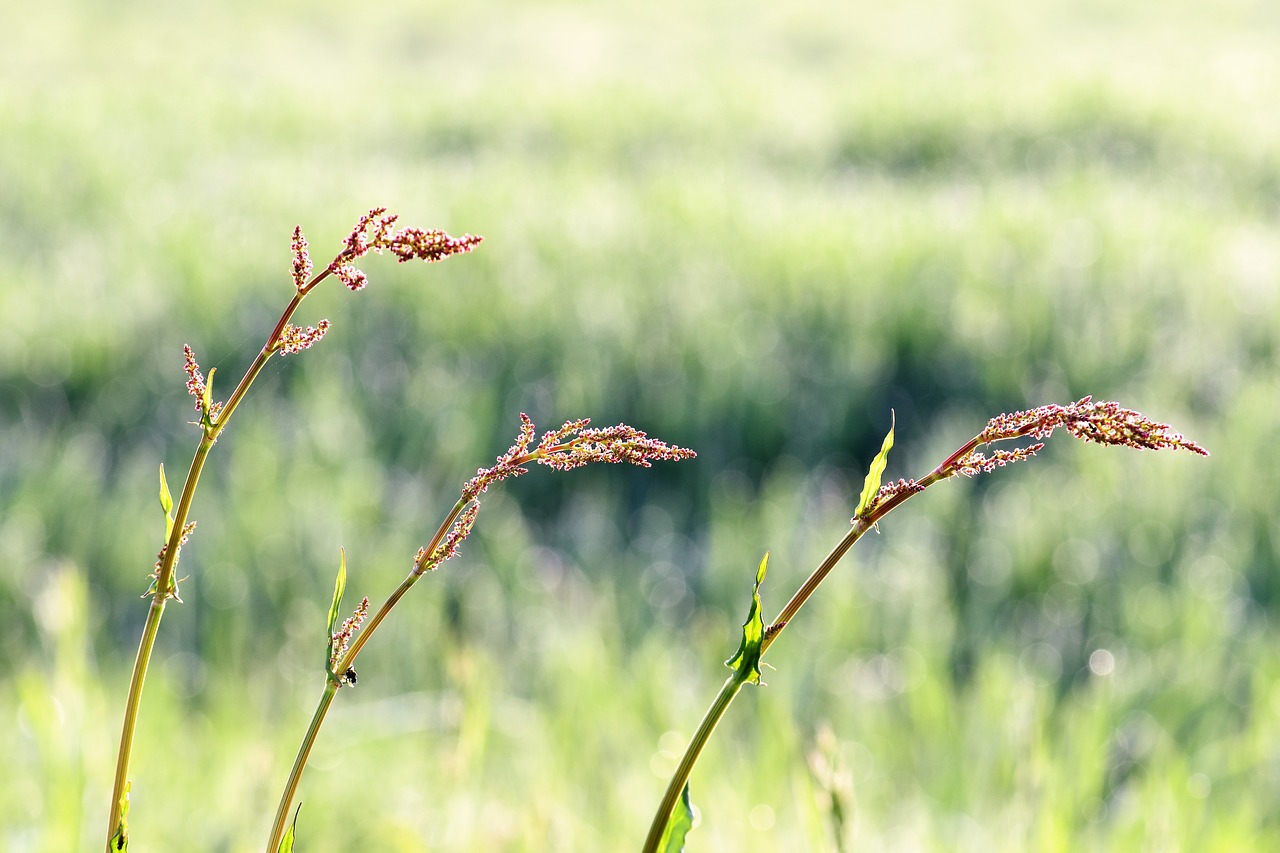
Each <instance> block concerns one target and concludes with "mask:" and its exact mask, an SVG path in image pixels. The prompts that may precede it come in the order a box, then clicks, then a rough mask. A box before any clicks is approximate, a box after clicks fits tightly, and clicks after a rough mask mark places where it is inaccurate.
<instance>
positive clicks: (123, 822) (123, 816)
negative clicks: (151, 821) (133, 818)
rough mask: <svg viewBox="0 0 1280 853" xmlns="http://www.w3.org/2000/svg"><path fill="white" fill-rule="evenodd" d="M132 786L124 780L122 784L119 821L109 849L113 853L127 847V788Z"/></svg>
mask: <svg viewBox="0 0 1280 853" xmlns="http://www.w3.org/2000/svg"><path fill="white" fill-rule="evenodd" d="M131 787H133V783H132V782H126V783H125V785H124V796H122V797H121V798H120V822H119V823H118V824H116V832H115V835H112V836H111V844H110V848H109V849H111V850H113V851H115V853H122V851H124V850H128V849H129V789H130V788H131Z"/></svg>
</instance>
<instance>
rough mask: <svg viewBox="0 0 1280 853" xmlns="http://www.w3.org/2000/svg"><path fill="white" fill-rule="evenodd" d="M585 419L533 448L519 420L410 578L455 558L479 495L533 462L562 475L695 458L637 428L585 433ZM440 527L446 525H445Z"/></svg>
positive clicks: (530, 431)
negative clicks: (599, 465) (511, 438)
mask: <svg viewBox="0 0 1280 853" xmlns="http://www.w3.org/2000/svg"><path fill="white" fill-rule="evenodd" d="M589 422H590V421H589V420H587V419H586V418H583V419H581V420H575V421H566V422H565V423H564V424H563V425H562V426H561V427H560V428H559V429H554V430H551V431H550V432H547V433H544V434H543V436H542V438H541V439H539V440H538V443H537V445H536V446H534V447H533V448H532V449H530V445H532V444H533V440H534V436H535V435H536V432H535V430H534V426H533V421H532V420H531V419H530V418H529V416H528V415H526V414H523V413H522V414H521V415H520V434H519V435H517V436H516V440H515V443H514V444H512V445H511V447H509V448H508V449H507V451H506V452H505V453H503V454H502V455H501V456H499V457H498V459H497V461H496V462H495V463H494V464H493V467H491V468H481V469H480V470H479V471H477V472H476V475H475V476H474V477H472V478H471V479H470V480H468V481H467V483H466V485H465V486H463V487H462V497H461V498H460V499H459V501H458V504H457V506H456V507H455V509H454V514H453V515H452V516H451V519H452V524H451V526H450V527H449V529H448V532H447V533H446V532H445V530H444V526H443V525H442V526H441V529H440V531H439V532H437V533H436V537H435V539H433V540H432V542H431V544H429V545H426V546H423V547H422V548H419V549H418V554H417V556H416V557H415V558H414V561H413V573H414V574H415V575H422V574H424V573H426V572H429V571H434V570H435V569H437V568H439V567H440V565H441V564H442V563H444V562H445V561H446V560H449V559H451V558H452V557H453V556H454V555H455V554H457V553H458V548H459V547H460V546H461V545H462V543H463V541H464V540H465V539H466V538H467V537H468V536H470V535H471V529H472V527H473V526H474V525H475V522H476V516H477V515H478V514H479V512H480V496H481V495H483V494H484V493H485V492H486V491H488V489H489V487H490V486H492V485H494V484H496V483H500V482H502V481H503V480H505V479H507V478H508V477H519V476H520V475H521V474H527V473H529V469H528V468H526V467H525V466H526V465H528V464H529V463H530V462H538V463H540V464H542V465H546V466H548V467H550V468H555V469H557V470H561V471H568V470H569V469H571V468H579V467H581V466H583V465H588V464H590V463H592V462H628V463H630V464H632V465H640V466H642V467H645V468H648V467H650V465H651V462H652V460H655V459H670V460H679V459H692V458H693V457H694V456H696V455H697V454H696V453H694V452H693V451H692V450H689V449H687V448H684V447H675V446H672V445H668V444H667V443H665V442H662V441H658V440H657V439H654V438H649V437H648V436H647V435H645V434H644V433H643V432H641V431H640V430H638V429H633V428H632V427H629V426H627V425H626V424H618V425H617V426H613V427H609V428H608V429H587V424H588V423H589ZM446 523H449V522H448V521H447V522H446Z"/></svg>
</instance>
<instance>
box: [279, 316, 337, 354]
mask: <svg viewBox="0 0 1280 853" xmlns="http://www.w3.org/2000/svg"><path fill="white" fill-rule="evenodd" d="M331 325H332V324H331V323H330V322H329V321H328V320H321V321H320V322H319V323H318V324H316V325H315V326H307V327H306V328H305V329H299V328H298V327H297V326H294V325H292V324H289V323H286V324H285V327H284V330H283V331H281V332H280V339H279V340H278V341H277V342H276V348H277V349H278V350H279V351H280V354H281V355H294V354H295V353H300V352H302V351H303V350H304V349H310V348H311V346H312V345H313V344H315V343H317V342H319V340H320V339H321V338H323V337H324V335H325V332H328V331H329V327H330V326H331Z"/></svg>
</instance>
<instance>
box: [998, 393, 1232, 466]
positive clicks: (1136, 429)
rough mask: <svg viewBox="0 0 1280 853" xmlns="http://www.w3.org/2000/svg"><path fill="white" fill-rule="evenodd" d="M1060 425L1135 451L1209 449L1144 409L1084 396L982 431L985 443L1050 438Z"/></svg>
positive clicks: (1005, 418) (1005, 419)
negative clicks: (1153, 417) (1129, 407)
mask: <svg viewBox="0 0 1280 853" xmlns="http://www.w3.org/2000/svg"><path fill="white" fill-rule="evenodd" d="M1058 427H1066V429H1067V431H1068V432H1070V433H1071V434H1072V435H1074V436H1075V437H1076V438H1078V439H1081V440H1082V441H1093V442H1097V443H1099V444H1110V445H1115V446H1117V447H1131V448H1134V449H1135V450H1175V449H1179V448H1181V449H1183V450H1189V451H1191V452H1192V453H1198V454H1200V455H1201V456H1208V455H1209V451H1207V450H1205V449H1204V448H1203V447H1201V446H1200V445H1198V444H1196V443H1195V442H1193V441H1190V440H1188V439H1187V438H1186V437H1184V436H1183V435H1182V434H1181V433H1178V432H1174V431H1173V430H1172V429H1171V428H1170V427H1169V425H1168V424H1161V423H1156V422H1155V421H1153V420H1151V419H1150V418H1148V417H1147V416H1146V415H1144V414H1142V413H1141V412H1136V411H1134V410H1133V409H1126V408H1124V407H1122V406H1121V405H1120V404H1119V403H1114V402H1098V403H1095V402H1094V401H1093V398H1092V397H1084V398H1082V399H1080V400H1078V401H1076V402H1075V403H1071V404H1070V405H1067V406H1058V405H1048V406H1040V407H1039V408H1036V409H1031V410H1029V411H1025V412H1013V413H1012V414H1004V415H999V416H997V417H994V418H992V419H991V421H990V422H989V423H988V424H987V428H986V429H985V430H983V432H982V436H981V439H982V442H983V443H984V444H987V443H990V442H993V441H1003V440H1005V439H1009V438H1018V437H1020V436H1024V435H1030V436H1033V437H1035V438H1037V439H1044V438H1048V437H1049V436H1050V435H1052V434H1053V431H1054V430H1056V429H1057V428H1058Z"/></svg>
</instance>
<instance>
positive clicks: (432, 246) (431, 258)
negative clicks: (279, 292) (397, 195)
mask: <svg viewBox="0 0 1280 853" xmlns="http://www.w3.org/2000/svg"><path fill="white" fill-rule="evenodd" d="M398 218H399V217H398V216H397V215H396V214H394V213H392V214H388V213H387V209H386V208H385V207H375V208H372V209H371V210H370V211H369V212H368V213H366V214H364V215H363V216H361V217H360V219H359V220H357V221H356V224H355V227H354V228H352V229H351V233H350V234H348V235H347V238H346V239H345V240H343V249H342V251H341V252H339V253H338V254H337V256H336V257H335V258H334V259H333V261H331V262H330V264H329V266H328V268H327V269H326V272H327V273H332V274H333V275H335V276H337V277H338V279H339V280H340V281H341V282H342V283H343V284H344V285H346V287H347V288H349V289H351V290H360V289H361V288H363V287H364V286H365V284H367V283H368V278H367V277H366V276H365V274H364V273H363V272H361V271H360V270H359V269H358V268H357V267H356V266H355V263H354V262H355V261H356V260H358V259H359V258H362V257H364V256H365V255H367V254H368V253H369V252H371V251H372V252H378V253H382V252H384V251H386V252H391V254H393V255H395V256H396V260H398V261H399V262H400V263H405V262H406V261H412V260H420V261H425V262H427V263H434V262H436V261H442V260H444V259H445V258H447V257H449V256H450V255H460V254H465V253H467V252H470V251H471V250H472V249H474V248H475V247H476V246H478V245H480V242H481V241H482V240H483V239H484V238H483V237H479V236H477V235H474V234H463V235H462V236H461V237H452V236H450V235H449V234H448V233H446V232H444V231H440V230H438V229H430V230H425V229H422V228H402V229H400V230H399V231H392V228H393V227H394V226H395V223H396V220H397V219H398ZM294 235H295V236H294V282H295V284H296V283H297V282H298V280H299V277H298V276H299V272H298V271H299V269H300V268H302V267H303V265H304V264H309V263H310V259H309V258H306V256H305V251H306V241H305V239H302V236H301V235H302V232H301V230H300V229H295V231H294ZM299 245H301V248H299ZM306 269H307V270H308V271H309V269H310V267H309V266H308V267H306ZM298 289H299V290H300V291H301V290H304V289H305V285H302V286H299V288H298Z"/></svg>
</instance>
